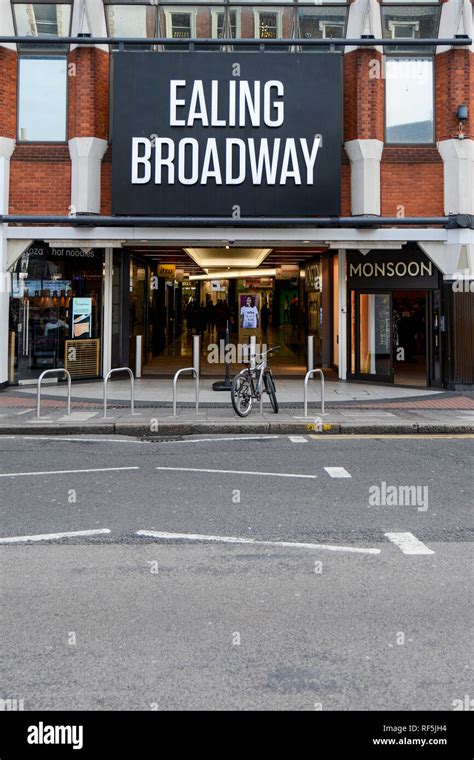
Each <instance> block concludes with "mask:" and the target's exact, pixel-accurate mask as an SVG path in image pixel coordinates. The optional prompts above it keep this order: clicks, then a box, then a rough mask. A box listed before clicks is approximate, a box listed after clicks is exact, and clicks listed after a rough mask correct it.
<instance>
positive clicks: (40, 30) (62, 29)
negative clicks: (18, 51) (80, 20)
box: [13, 0, 72, 51]
mask: <svg viewBox="0 0 474 760" xmlns="http://www.w3.org/2000/svg"><path fill="white" fill-rule="evenodd" d="M71 11H72V4H70V3H64V2H62V3H51V2H41V0H40V2H37V3H25V2H18V3H17V2H14V3H13V18H14V20H15V28H16V34H17V35H18V36H20V37H51V38H53V39H54V38H60V37H68V36H69V35H70V33H71V15H72V13H71ZM58 46H59V47H63V46H61V43H57V42H54V41H53V40H52V42H51V45H48V46H47V47H45V46H41V50H43V51H44V50H45V49H53V48H58ZM20 48H23V49H25V48H30V49H33V45H30V46H28V45H25V44H23V45H22V46H20ZM34 49H35V50H38V49H39V48H38V47H37V46H34Z"/></svg>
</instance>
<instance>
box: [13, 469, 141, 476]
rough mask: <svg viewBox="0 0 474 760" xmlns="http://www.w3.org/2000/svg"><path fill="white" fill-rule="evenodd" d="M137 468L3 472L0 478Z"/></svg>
mask: <svg viewBox="0 0 474 760" xmlns="http://www.w3.org/2000/svg"><path fill="white" fill-rule="evenodd" d="M139 469H140V468H139V467H97V468H90V469H87V470H42V471H40V472H4V473H1V474H0V478H21V477H25V476H28V475H70V474H72V473H75V472H118V471H120V470H139Z"/></svg>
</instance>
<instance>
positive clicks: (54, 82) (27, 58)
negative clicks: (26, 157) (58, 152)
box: [17, 55, 67, 142]
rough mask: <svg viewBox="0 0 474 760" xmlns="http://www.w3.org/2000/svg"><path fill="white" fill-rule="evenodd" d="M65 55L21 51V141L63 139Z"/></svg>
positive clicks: (19, 128) (19, 117)
mask: <svg viewBox="0 0 474 760" xmlns="http://www.w3.org/2000/svg"><path fill="white" fill-rule="evenodd" d="M66 93H67V58H66V56H65V55H20V58H19V61H18V117H17V132H18V135H17V136H18V140H19V141H20V142H64V141H65V140H66V105H67V95H66Z"/></svg>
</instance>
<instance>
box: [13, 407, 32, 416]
mask: <svg viewBox="0 0 474 760" xmlns="http://www.w3.org/2000/svg"><path fill="white" fill-rule="evenodd" d="M34 411H35V410H34V409H23V411H22V412H17V416H20V414H31V412H34Z"/></svg>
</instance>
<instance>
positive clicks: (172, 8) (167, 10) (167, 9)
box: [158, 4, 199, 44]
mask: <svg viewBox="0 0 474 760" xmlns="http://www.w3.org/2000/svg"><path fill="white" fill-rule="evenodd" d="M198 7H199V6H196V5H195V6H191V5H183V7H181V5H180V4H177V5H169V6H161V7H158V13H160V12H161V11H162V12H163V13H164V16H165V31H166V39H168V40H176V39H179V40H183V44H185V40H190V39H193V37H196V34H197V31H196V18H197V11H198ZM178 13H183V14H185V13H189V20H190V24H189V26H190V30H191V36H190V37H173V14H178Z"/></svg>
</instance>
